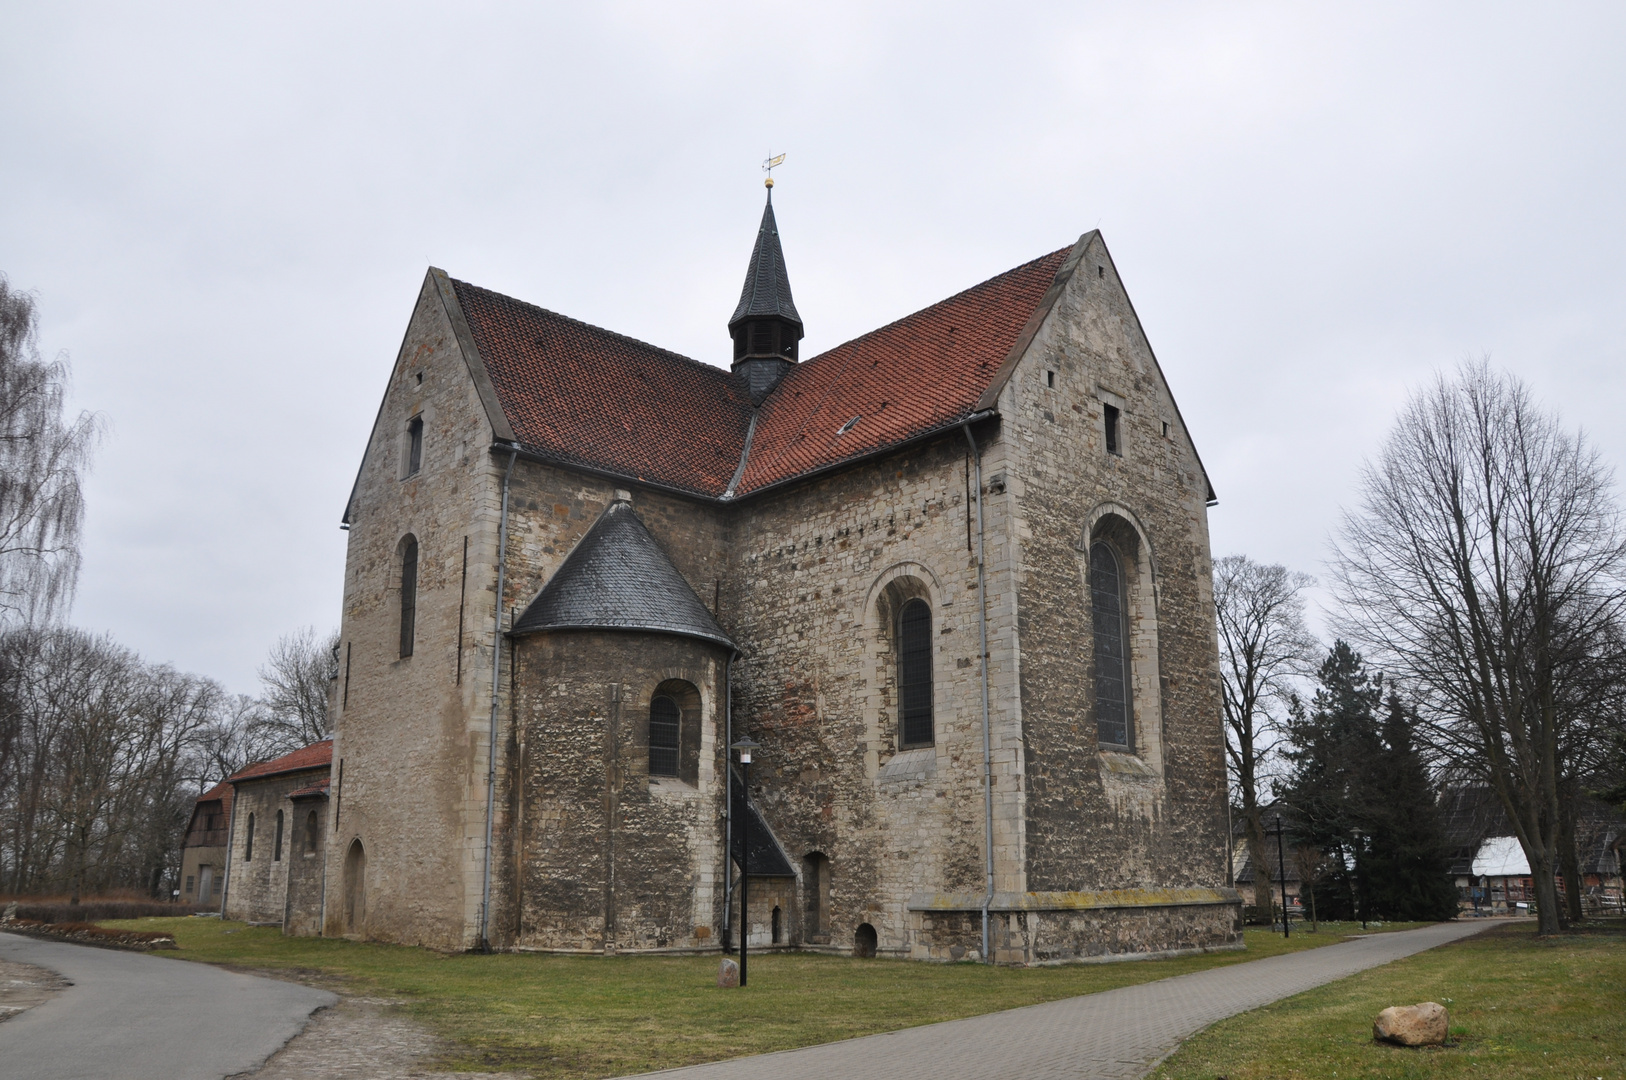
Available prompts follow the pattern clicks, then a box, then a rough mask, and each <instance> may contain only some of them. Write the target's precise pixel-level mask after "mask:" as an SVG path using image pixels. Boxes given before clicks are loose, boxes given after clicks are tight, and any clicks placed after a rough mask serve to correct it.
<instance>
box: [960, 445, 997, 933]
mask: <svg viewBox="0 0 1626 1080" xmlns="http://www.w3.org/2000/svg"><path fill="white" fill-rule="evenodd" d="M961 430H962V431H964V432H965V441H966V442H968V443H970V444H971V461H972V464H973V466H974V467H975V469H976V473H977V477H976V479H977V626H978V629H979V630H980V631H981V634H982V815H983V826H984V835H983V844H984V847H985V848H986V852H987V854H986V857H985V858H984V860H983V862H984V866H985V869H986V873H987V877H988V893H987V895H986V896H984V897H983V898H982V959H983V963H986V964H991V963H993V959H994V958H993V956H992V955H991V954H990V953H989V951H988V908H989V906H990V905H992V904H993V902H994V763H993V761H994V754H993V740H992V737H991V736H990V735H989V725H988V588H987V584H986V580H985V573H984V565H983V538H982V451H981V450H979V449H977V440H976V437H975V436H974V435H972V434H971V425H970V424H969V423H967V424H964V425H962V426H961Z"/></svg>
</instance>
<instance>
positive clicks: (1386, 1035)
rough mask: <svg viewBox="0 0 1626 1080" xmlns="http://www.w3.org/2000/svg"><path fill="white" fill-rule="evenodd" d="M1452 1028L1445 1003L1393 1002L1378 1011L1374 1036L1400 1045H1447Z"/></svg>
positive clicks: (1381, 1040) (1373, 1031)
mask: <svg viewBox="0 0 1626 1080" xmlns="http://www.w3.org/2000/svg"><path fill="white" fill-rule="evenodd" d="M1450 1030H1451V1018H1450V1016H1449V1015H1448V1014H1447V1013H1446V1011H1445V1006H1444V1005H1441V1004H1439V1003H1438V1002H1434V1001H1425V1002H1423V1003H1422V1004H1421V1005H1391V1006H1389V1007H1388V1008H1387V1009H1384V1010H1383V1011H1382V1012H1380V1013H1378V1021H1377V1023H1375V1024H1373V1025H1372V1038H1374V1039H1376V1040H1377V1041H1379V1042H1388V1043H1396V1044H1398V1045H1400V1046H1444V1045H1445V1038H1446V1035H1447V1033H1449V1032H1450Z"/></svg>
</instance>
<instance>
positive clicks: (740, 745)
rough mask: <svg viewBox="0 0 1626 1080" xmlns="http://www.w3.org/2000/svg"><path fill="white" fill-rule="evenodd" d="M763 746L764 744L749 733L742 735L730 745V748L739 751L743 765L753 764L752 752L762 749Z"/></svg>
mask: <svg viewBox="0 0 1626 1080" xmlns="http://www.w3.org/2000/svg"><path fill="white" fill-rule="evenodd" d="M761 748H762V744H761V743H759V742H757V741H755V740H754V739H752V738H751V736H749V735H742V736H740V738H739V740H738V741H737V742H735V743H734V744H733V745H732V746H730V747H729V749H730V750H735V751H738V752H739V755H740V764H741V765H749V764H751V752H752V751H753V750H760V749H761Z"/></svg>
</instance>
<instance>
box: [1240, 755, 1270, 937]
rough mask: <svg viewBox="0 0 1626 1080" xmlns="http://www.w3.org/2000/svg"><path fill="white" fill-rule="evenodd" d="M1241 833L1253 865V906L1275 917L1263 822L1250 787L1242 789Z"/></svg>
mask: <svg viewBox="0 0 1626 1080" xmlns="http://www.w3.org/2000/svg"><path fill="white" fill-rule="evenodd" d="M1242 833H1243V838H1244V839H1245V840H1246V841H1247V844H1248V862H1249V863H1250V864H1251V865H1252V866H1253V906H1254V907H1255V909H1257V910H1258V912H1259V913H1260V914H1261V915H1263V916H1264V917H1266V918H1269V919H1274V918H1275V914H1274V913H1275V910H1276V908H1275V905H1274V902H1273V896H1272V893H1271V890H1270V862H1269V860H1268V858H1267V857H1266V855H1265V824H1264V820H1263V817H1262V815H1261V814H1260V812H1259V803H1258V801H1257V800H1256V799H1255V798H1254V794H1253V791H1252V790H1251V787H1248V786H1244V787H1243V789H1242Z"/></svg>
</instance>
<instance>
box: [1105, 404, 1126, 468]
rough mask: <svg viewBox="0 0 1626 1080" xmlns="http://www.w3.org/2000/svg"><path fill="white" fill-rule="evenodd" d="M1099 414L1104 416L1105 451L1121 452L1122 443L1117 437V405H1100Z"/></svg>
mask: <svg viewBox="0 0 1626 1080" xmlns="http://www.w3.org/2000/svg"><path fill="white" fill-rule="evenodd" d="M1101 414H1102V415H1103V416H1104V417H1106V425H1107V453H1109V454H1119V455H1122V454H1123V443H1122V442H1121V441H1119V438H1118V407H1117V406H1116V405H1106V404H1103V405H1102V406H1101Z"/></svg>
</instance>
